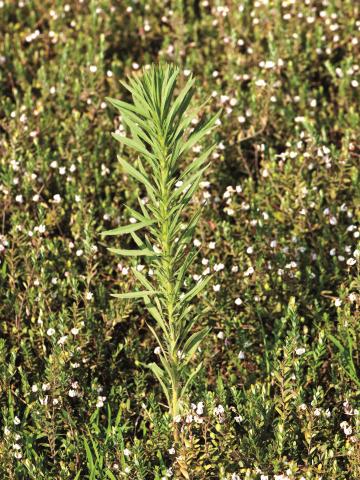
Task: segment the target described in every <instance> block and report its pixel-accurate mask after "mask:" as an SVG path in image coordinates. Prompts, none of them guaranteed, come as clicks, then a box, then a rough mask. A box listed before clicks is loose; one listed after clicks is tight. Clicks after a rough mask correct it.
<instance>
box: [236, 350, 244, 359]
mask: <svg viewBox="0 0 360 480" xmlns="http://www.w3.org/2000/svg"><path fill="white" fill-rule="evenodd" d="M244 358H245V353H244V352H243V351H241V350H240V352H239V355H238V359H239V360H244Z"/></svg>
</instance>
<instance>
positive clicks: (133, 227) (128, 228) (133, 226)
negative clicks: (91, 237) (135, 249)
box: [101, 220, 154, 237]
mask: <svg viewBox="0 0 360 480" xmlns="http://www.w3.org/2000/svg"><path fill="white" fill-rule="evenodd" d="M153 223H154V220H147V221H144V222H137V223H130V224H129V225H124V226H123V227H117V228H114V229H113V230H106V231H105V232H101V235H102V236H103V237H106V236H109V235H125V234H126V233H131V232H136V231H137V230H140V229H141V228H144V227H149V226H150V225H152V224H153Z"/></svg>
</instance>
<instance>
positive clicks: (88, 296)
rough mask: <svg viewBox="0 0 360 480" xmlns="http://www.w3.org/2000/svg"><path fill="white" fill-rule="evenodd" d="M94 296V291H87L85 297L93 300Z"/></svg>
mask: <svg viewBox="0 0 360 480" xmlns="http://www.w3.org/2000/svg"><path fill="white" fill-rule="evenodd" d="M93 297H94V294H93V293H92V292H87V294H86V296H85V298H86V300H92V299H93Z"/></svg>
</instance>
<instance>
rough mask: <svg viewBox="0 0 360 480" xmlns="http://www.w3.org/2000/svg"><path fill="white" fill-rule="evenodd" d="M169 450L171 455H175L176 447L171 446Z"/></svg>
mask: <svg viewBox="0 0 360 480" xmlns="http://www.w3.org/2000/svg"><path fill="white" fill-rule="evenodd" d="M168 452H169V453H170V455H175V448H174V447H171V448H169V450H168Z"/></svg>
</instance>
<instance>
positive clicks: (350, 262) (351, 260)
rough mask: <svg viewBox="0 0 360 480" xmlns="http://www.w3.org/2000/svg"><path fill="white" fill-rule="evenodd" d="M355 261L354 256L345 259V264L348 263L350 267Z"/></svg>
mask: <svg viewBox="0 0 360 480" xmlns="http://www.w3.org/2000/svg"><path fill="white" fill-rule="evenodd" d="M355 263H356V260H355V258H349V259H348V260H347V261H346V265H348V266H349V267H352V266H353V265H355Z"/></svg>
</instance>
